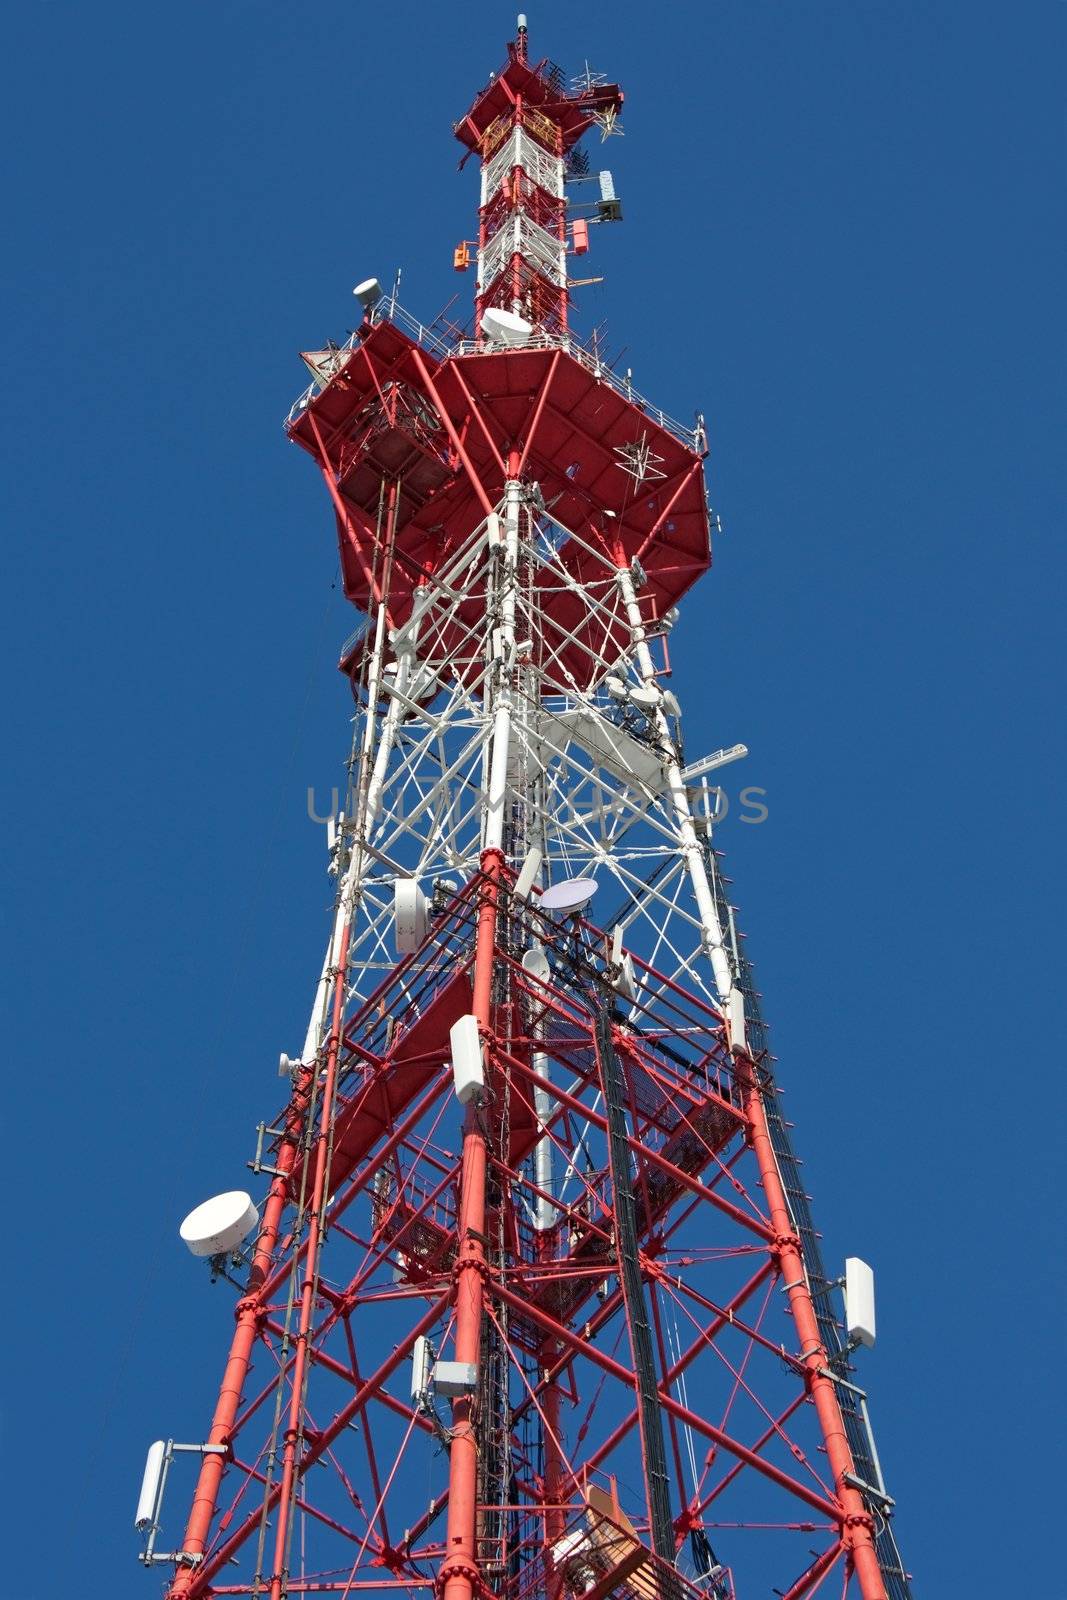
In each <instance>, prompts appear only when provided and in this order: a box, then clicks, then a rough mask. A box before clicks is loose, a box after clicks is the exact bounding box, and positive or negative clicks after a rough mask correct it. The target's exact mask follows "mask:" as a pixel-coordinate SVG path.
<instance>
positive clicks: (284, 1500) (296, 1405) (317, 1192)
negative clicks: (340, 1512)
mask: <svg viewBox="0 0 1067 1600" xmlns="http://www.w3.org/2000/svg"><path fill="white" fill-rule="evenodd" d="M351 926H352V924H351V919H350V918H349V919H347V920H346V921H345V925H344V931H343V933H342V935H341V945H340V949H339V951H338V955H337V971H336V973H335V974H334V985H333V1014H332V1018H331V1022H330V1038H329V1043H328V1046H327V1054H326V1073H325V1078H324V1082H323V1086H322V1111H321V1114H320V1117H319V1136H318V1141H317V1145H316V1149H315V1176H314V1180H313V1187H312V1192H311V1209H310V1212H309V1215H308V1241H309V1242H308V1249H307V1254H306V1256H305V1257H304V1277H303V1282H302V1284H301V1286H300V1331H299V1332H298V1334H297V1338H296V1357H295V1360H294V1362H293V1374H292V1379H291V1382H292V1393H291V1397H290V1401H289V1416H288V1419H287V1425H286V1429H285V1446H284V1450H283V1453H282V1477H281V1492H280V1494H279V1497H278V1523H277V1528H276V1531H275V1539H274V1571H273V1574H272V1577H271V1584H270V1600H282V1594H283V1586H282V1576H283V1573H284V1571H285V1566H286V1561H287V1546H288V1537H289V1518H290V1513H291V1511H292V1504H293V1488H294V1485H295V1482H296V1453H297V1449H298V1448H299V1444H300V1439H301V1436H302V1426H301V1424H302V1419H303V1411H304V1384H305V1381H306V1375H307V1369H308V1360H309V1356H310V1342H311V1318H312V1313H313V1311H314V1309H315V1280H316V1276H317V1273H318V1261H319V1249H320V1246H321V1244H322V1239H323V1234H324V1232H325V1220H326V1219H325V1205H326V1181H327V1178H328V1177H329V1173H328V1171H327V1167H328V1160H329V1145H330V1127H331V1124H332V1120H333V1093H334V1086H335V1084H336V1082H337V1061H338V1056H339V1054H340V1049H341V1027H342V1023H343V1020H344V1009H345V970H346V967H347V965H348V940H349V935H350V932H351ZM286 1587H287V1586H286Z"/></svg>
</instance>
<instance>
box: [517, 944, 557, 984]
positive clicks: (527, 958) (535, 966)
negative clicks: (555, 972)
mask: <svg viewBox="0 0 1067 1600" xmlns="http://www.w3.org/2000/svg"><path fill="white" fill-rule="evenodd" d="M522 970H523V972H528V973H529V975H530V977H531V978H533V979H534V981H535V982H537V983H549V982H550V981H551V978H552V968H551V967H550V966H549V964H548V957H547V956H546V955H545V952H544V951H543V950H542V949H541V946H540V945H539V944H535V945H532V946H531V947H530V949H529V950H527V951H526V953H525V955H524V956H523V958H522Z"/></svg>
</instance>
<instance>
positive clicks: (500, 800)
mask: <svg viewBox="0 0 1067 1600" xmlns="http://www.w3.org/2000/svg"><path fill="white" fill-rule="evenodd" d="M521 514H522V485H521V484H520V483H519V481H518V479H516V478H509V479H508V481H507V483H506V484H505V486H504V542H503V545H498V546H497V547H496V552H495V557H496V560H497V561H498V562H499V563H502V572H501V581H500V585H499V588H498V590H497V593H498V595H499V597H500V623H499V626H498V627H496V628H493V629H492V630H491V632H490V633H489V635H488V638H487V646H488V651H489V658H488V660H487V662H486V678H487V681H488V682H490V683H491V684H492V685H493V746H492V757H491V759H490V763H489V799H488V805H487V807H486V814H485V828H484V830H483V833H482V845H483V848H484V849H486V850H499V849H501V848H502V847H503V843H504V822H505V817H506V812H507V803H508V754H509V750H510V747H511V718H512V709H513V708H512V694H511V683H512V678H513V674H514V671H515V603H516V597H517V590H518V581H519V519H520V516H521Z"/></svg>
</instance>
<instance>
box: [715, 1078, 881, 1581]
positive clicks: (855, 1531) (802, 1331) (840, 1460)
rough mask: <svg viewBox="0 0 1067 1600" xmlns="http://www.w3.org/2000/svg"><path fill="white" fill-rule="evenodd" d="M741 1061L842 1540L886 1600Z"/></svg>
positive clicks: (759, 1104)
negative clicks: (839, 1510) (839, 1516)
mask: <svg viewBox="0 0 1067 1600" xmlns="http://www.w3.org/2000/svg"><path fill="white" fill-rule="evenodd" d="M738 1065H739V1067H740V1068H741V1069H742V1070H744V1069H745V1068H747V1074H746V1076H747V1083H746V1086H745V1110H746V1111H747V1113H748V1116H749V1119H750V1127H751V1138H752V1149H753V1153H754V1155H755V1157H756V1162H757V1165H758V1167H759V1173H760V1181H761V1183H762V1185H763V1192H764V1195H765V1196H766V1199H767V1206H768V1210H769V1212H770V1218H771V1224H772V1226H773V1228H774V1230H775V1234H776V1240H775V1245H776V1248H777V1254H778V1263H779V1266H780V1267H781V1271H782V1276H783V1279H784V1282H785V1290H786V1293H787V1295H788V1297H789V1309H790V1311H791V1312H792V1314H793V1321H794V1323H795V1324H796V1329H797V1335H798V1337H799V1339H800V1349H801V1360H802V1362H803V1363H804V1366H805V1367H806V1368H807V1372H808V1380H807V1381H808V1388H809V1392H810V1394H811V1398H812V1402H813V1404H814V1406H815V1411H816V1414H817V1416H818V1419H819V1426H820V1428H821V1429H822V1436H823V1442H824V1444H825V1445H826V1455H827V1459H828V1461H829V1463H830V1469H831V1471H832V1472H833V1475H834V1488H835V1490H836V1493H837V1498H838V1500H839V1501H840V1504H841V1507H842V1510H843V1513H844V1515H843V1518H842V1525H841V1543H842V1544H843V1546H844V1547H845V1550H846V1552H847V1554H848V1557H849V1559H850V1561H851V1562H852V1565H853V1567H854V1569H855V1572H856V1578H857V1580H858V1582H859V1586H860V1594H861V1595H862V1596H863V1600H886V1592H885V1583H884V1582H883V1580H882V1573H881V1568H880V1566H879V1564H878V1556H877V1553H876V1551H875V1548H874V1529H873V1526H872V1523H871V1517H870V1514H869V1512H868V1511H867V1508H866V1506H865V1505H864V1503H863V1497H862V1495H861V1494H860V1492H859V1490H858V1489H854V1488H853V1487H852V1485H851V1484H849V1483H847V1482H846V1481H845V1474H846V1473H850V1472H853V1471H854V1466H853V1461H852V1452H851V1450H850V1449H849V1446H848V1439H847V1437H846V1435H845V1424H844V1421H843V1419H842V1416H841V1408H840V1406H839V1405H838V1403H837V1394H836V1393H835V1390H834V1385H833V1380H832V1379H831V1378H828V1377H826V1376H825V1375H824V1374H825V1369H826V1365H827V1359H828V1358H827V1353H826V1351H825V1349H824V1348H823V1344H822V1340H821V1338H820V1335H819V1324H818V1319H817V1318H816V1315H815V1307H814V1306H813V1305H812V1301H811V1290H810V1289H809V1287H808V1279H807V1274H806V1273H805V1271H804V1260H803V1257H802V1256H801V1253H800V1241H799V1240H798V1238H797V1235H796V1230H795V1228H794V1226H793V1219H792V1216H791V1215H790V1211H789V1204H788V1202H787V1200H786V1197H785V1189H784V1188H783V1186H782V1179H781V1175H780V1173H779V1171H778V1163H777V1161H776V1160H775V1156H774V1149H773V1146H772V1144H771V1135H770V1130H769V1128H768V1126H767V1113H766V1110H765V1108H764V1104H763V1094H762V1092H761V1090H760V1086H759V1084H758V1082H757V1080H756V1074H755V1071H754V1070H753V1067H752V1065H751V1063H750V1062H748V1061H745V1060H743V1059H741V1060H739V1062H738Z"/></svg>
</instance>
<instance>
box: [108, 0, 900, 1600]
mask: <svg viewBox="0 0 1067 1600" xmlns="http://www.w3.org/2000/svg"><path fill="white" fill-rule="evenodd" d="M622 104H623V96H622V91H621V90H620V89H619V88H618V87H617V86H616V85H614V84H610V83H606V82H604V81H602V80H601V78H600V77H599V76H598V75H597V74H595V73H593V72H590V71H589V69H588V67H586V68H585V70H584V72H583V73H582V75H581V76H580V78H578V79H577V80H574V81H573V82H572V83H571V84H570V86H568V83H567V80H566V79H565V78H564V76H563V73H562V71H561V69H560V68H558V67H556V66H554V65H553V64H552V63H551V62H549V61H539V62H537V63H532V62H531V60H530V57H529V49H528V36H527V28H526V22H525V18H522V17H520V19H519V28H518V34H517V37H516V38H515V40H514V41H513V42H512V43H511V44H510V45H509V46H508V52H507V59H506V61H505V63H504V65H503V67H502V68H501V70H500V71H499V72H498V73H497V74H496V75H495V76H494V77H493V78H492V79H491V80H490V81H489V83H488V85H487V86H486V87H485V88H484V89H483V90H482V91H481V92H480V93H479V95H478V96H477V98H476V99H475V101H474V103H473V104H472V105H471V106H470V108H469V109H468V110H467V111H466V112H465V113H464V115H463V116H462V118H461V119H460V120H459V121H458V122H457V123H456V125H455V129H454V131H455V134H456V137H457V138H458V139H459V141H460V142H461V143H462V144H463V145H464V146H465V148H466V149H467V151H468V152H470V153H472V154H475V155H476V156H477V157H478V160H479V163H480V169H481V178H480V184H481V194H480V207H479V219H478V230H477V285H476V292H475V331H474V335H473V337H472V338H461V339H458V340H456V339H455V338H454V337H453V336H450V337H449V339H448V340H447V341H446V339H444V338H442V337H441V336H440V334H439V333H438V332H436V331H434V329H431V328H427V327H424V326H423V325H422V324H421V323H419V322H418V321H417V320H416V319H415V318H414V317H412V316H411V315H410V314H409V313H408V312H407V311H405V310H404V309H403V307H402V306H401V305H400V304H399V302H398V299H397V292H396V286H395V285H394V288H393V291H392V293H390V294H386V293H384V292H383V290H382V287H381V285H380V283H379V282H378V280H377V279H374V278H368V279H367V280H365V281H364V282H362V283H360V284H359V285H358V287H357V289H356V291H355V292H356V295H357V297H358V299H359V302H360V305H361V308H362V321H361V324H360V327H359V328H358V330H357V331H356V333H355V334H353V336H352V337H351V338H350V339H349V341H348V343H347V344H345V345H343V346H338V345H335V344H328V345H327V346H326V347H325V348H324V349H320V350H315V351H308V352H306V353H305V354H304V361H305V363H306V365H307V367H308V369H309V372H310V374H311V378H312V381H311V383H310V385H309V387H308V388H307V390H306V391H305V392H304V394H303V395H301V397H300V398H299V400H297V401H296V403H295V404H294V405H293V408H292V410H291V411H290V413H289V416H288V419H287V422H286V427H287V430H288V434H289V437H290V438H291V439H292V440H293V442H294V443H296V444H297V445H298V446H299V447H300V448H301V449H302V450H304V451H305V452H306V453H307V454H308V455H309V456H310V457H311V459H312V461H313V462H314V463H315V465H316V467H317V468H318V469H319V471H320V473H321V475H322V479H323V483H324V486H325V490H326V493H327V495H328V497H329V501H330V504H331V507H332V510H333V514H334V517H335V520H336V526H337V535H338V540H339V546H340V553H341V567H342V573H343V579H344V588H345V593H346V595H347V597H348V599H349V600H350V601H351V602H352V604H353V605H354V606H355V608H356V610H357V612H358V614H359V622H358V625H357V627H356V629H355V631H354V632H353V634H352V636H351V637H350V639H349V640H348V641H347V643H346V644H345V646H344V649H343V652H342V659H341V668H342V670H343V672H344V673H345V675H346V676H347V677H348V679H349V681H350V684H351V688H352V692H353V695H354V697H355V700H356V706H357V713H358V714H357V719H356V730H357V731H356V746H355V751H354V757H353V761H352V763H351V769H350V770H351V781H350V785H349V789H348V794H347V797H346V802H345V805H344V809H343V811H342V812H341V814H340V815H339V816H337V817H335V818H333V819H332V821H331V824H330V829H329V858H328V864H329V870H330V872H331V873H332V874H333V877H334V880H335V883H336V895H335V903H334V909H333V914H332V919H331V924H330V927H329V929H328V930H327V936H326V949H325V954H324V956H323V958H322V962H321V966H316V967H315V969H314V971H313V972H312V973H311V974H310V978H309V986H308V987H309V991H310V993H311V997H312V1004H311V1011H310V1016H309V1018H308V1019H307V1023H306V1033H305V1031H304V1027H305V1025H304V1022H303V1020H302V1021H301V1034H303V1036H304V1044H303V1048H302V1049H301V1051H300V1053H299V1055H298V1056H297V1055H293V1056H290V1055H289V1054H283V1055H282V1057H281V1062H280V1069H281V1072H282V1075H283V1076H284V1077H285V1079H286V1080H287V1083H286V1092H285V1094H284V1097H283V1099H284V1103H283V1104H282V1105H281V1106H280V1108H278V1109H277V1110H276V1112H275V1114H274V1115H273V1116H272V1118H271V1119H270V1121H268V1122H266V1123H262V1124H260V1127H259V1130H258V1143H257V1146H256V1152H255V1157H254V1159H253V1160H252V1161H251V1162H250V1165H251V1167H252V1169H253V1173H254V1175H255V1182H254V1184H253V1185H252V1188H253V1189H254V1191H255V1193H254V1196H253V1195H248V1194H245V1193H243V1192H237V1193H230V1194H227V1195H223V1196H218V1197H216V1198H215V1200H213V1201H210V1202H207V1203H205V1204H204V1205H203V1206H200V1207H198V1208H197V1209H196V1211H195V1212H193V1213H191V1214H190V1216H189V1217H188V1218H187V1219H186V1221H185V1223H184V1224H183V1230H182V1231H183V1237H184V1238H185V1240H186V1242H187V1243H188V1245H189V1248H190V1249H191V1250H192V1251H193V1252H194V1254H196V1255H198V1256H201V1257H206V1258H208V1259H209V1260H210V1263H211V1267H212V1272H213V1275H214V1276H215V1277H217V1278H222V1279H223V1280H224V1281H225V1282H229V1283H235V1284H236V1286H237V1300H236V1307H235V1313H236V1324H235V1327H234V1330H233V1333H232V1338H231V1339H230V1341H229V1349H228V1352H227V1354H226V1355H225V1359H224V1362H223V1374H222V1380H221V1383H220V1386H219V1390H218V1394H217V1398H216V1400H215V1405H214V1412H213V1416H212V1419H211V1422H210V1425H209V1427H208V1428H207V1430H206V1436H205V1438H204V1440H203V1441H202V1442H201V1443H194V1444H186V1445H177V1444H175V1443H174V1441H173V1440H168V1441H164V1440H159V1441H156V1443H155V1444H154V1445H153V1446H152V1447H151V1449H150V1451H149V1456H148V1462H147V1465H146V1468H145V1473H144V1480H143V1484H142V1489H141V1497H140V1500H139V1502H138V1509H137V1525H138V1527H139V1528H140V1529H141V1530H142V1532H143V1534H144V1537H145V1545H144V1551H143V1555H142V1559H143V1560H144V1561H145V1562H146V1564H149V1565H155V1564H161V1565H165V1566H166V1567H167V1568H168V1589H167V1594H168V1596H169V1600H206V1597H207V1596H221V1595H249V1596H262V1597H269V1600H285V1597H295V1596H298V1595H300V1596H302V1595H328V1594H334V1595H337V1596H342V1597H353V1596H359V1595H360V1594H361V1593H362V1592H370V1593H373V1594H375V1595H381V1594H383V1593H386V1592H389V1591H398V1592H401V1593H404V1594H407V1595H411V1596H415V1595H426V1596H428V1595H429V1594H430V1593H431V1592H432V1593H434V1594H437V1595H440V1596H443V1597H444V1600H476V1597H477V1600H484V1597H486V1596H490V1595H492V1596H499V1597H500V1600H606V1597H608V1596H627V1597H630V1600H698V1597H699V1596H701V1595H703V1596H706V1597H709V1600H732V1597H734V1596H738V1597H747V1596H754V1595H757V1594H758V1595H764V1594H766V1593H768V1592H769V1591H772V1590H773V1592H775V1593H778V1594H780V1595H782V1596H784V1597H785V1600H801V1597H802V1596H805V1595H811V1594H814V1593H815V1592H816V1591H817V1590H818V1589H819V1588H820V1587H821V1586H822V1585H823V1583H824V1581H825V1580H827V1579H828V1577H830V1575H831V1574H833V1575H834V1576H833V1577H832V1579H831V1582H832V1583H833V1584H834V1585H835V1587H834V1588H833V1592H834V1593H835V1594H836V1593H839V1592H842V1593H843V1592H845V1591H848V1592H850V1593H852V1594H854V1595H856V1596H859V1597H861V1600H909V1595H910V1590H909V1586H908V1580H907V1577H906V1575H905V1573H904V1570H903V1567H902V1565H901V1561H900V1557H899V1554H898V1552H897V1547H896V1544H895V1541H894V1537H893V1532H892V1524H891V1520H890V1519H891V1513H892V1510H893V1502H892V1500H891V1499H890V1497H889V1495H888V1494H887V1492H886V1488H885V1484H884V1482H883V1479H882V1475H881V1469H880V1466H879V1462H878V1457H877V1454H876V1452H875V1449H874V1442H873V1438H872V1436H871V1433H870V1428H869V1424H868V1417H867V1410H866V1403H865V1396H864V1393H863V1390H862V1388H861V1386H860V1384H859V1382H858V1374H857V1372H856V1371H855V1370H854V1367H853V1359H852V1358H853V1354H854V1352H855V1350H856V1348H857V1347H858V1346H859V1345H861V1344H862V1345H870V1344H871V1343H873V1339H874V1305H873V1280H872V1278H871V1275H870V1270H869V1268H867V1267H866V1266H865V1264H864V1263H863V1262H862V1261H860V1260H858V1259H857V1258H852V1259H850V1261H849V1263H848V1268H847V1279H848V1286H849V1304H848V1306H847V1308H846V1311H845V1313H844V1314H843V1315H839V1314H838V1306H837V1291H836V1287H835V1285H836V1282H837V1279H836V1276H835V1278H834V1279H832V1280H831V1279H829V1278H828V1277H827V1275H826V1272H825V1270H824V1267H823V1264H822V1261H821V1258H820V1253H819V1244H818V1239H817V1235H816V1232H815V1228H814V1225H813V1222H812V1217H811V1211H810V1205H809V1200H808V1197H807V1195H806V1194H805V1192H804V1188H803V1184H802V1182H801V1179H800V1177H799V1168H798V1163H797V1158H796V1156H795V1155H794V1152H793V1149H792V1146H791V1144H790V1138H789V1134H788V1132H787V1125H786V1123H785V1121H784V1119H783V1117H782V1113H781V1108H780V1103H779V1092H778V1089H777V1086H776V1083H775V1076H774V1066H773V1058H772V1056H771V1055H770V1053H769V1050H768V1047H767V1040H766V1036H765V1032H764V1028H763V1023H762V1020H761V1017H760V1013H759V1004H758V997H757V993H756V990H755V987H754V984H753V980H752V974H751V972H750V970H749V966H748V963H747V960H746V957H745V953H744V946H743V944H742V942H741V939H740V937H739V934H738V929H737V916H736V911H735V908H734V907H733V905H732V904H731V903H730V893H729V888H728V884H727V880H726V879H725V878H724V877H723V874H722V866H721V860H720V857H719V856H718V854H717V852H716V850H715V848H714V843H713V824H714V814H713V810H712V808H711V806H710V804H709V795H710V794H711V791H709V789H708V787H707V774H708V773H709V772H710V771H712V770H713V769H714V768H715V767H716V766H719V765H721V764H723V763H724V762H726V761H732V760H735V759H739V758H740V757H742V756H743V755H744V754H745V751H744V747H743V746H740V745H736V744H735V745H729V744H728V743H727V741H728V740H730V739H733V738H735V737H736V733H737V731H738V730H737V729H736V728H733V727H727V726H723V727H722V728H721V729H717V730H716V732H717V733H718V734H721V737H722V741H723V743H724V748H723V749H722V750H719V751H717V752H716V753H714V754H712V755H709V756H707V757H705V758H703V759H698V760H690V762H689V764H688V765H685V764H684V762H683V756H682V745H681V732H680V729H681V718H682V707H681V704H680V698H679V694H678V690H679V689H680V688H682V687H684V686H675V688H674V689H673V690H672V688H671V687H669V683H670V677H671V674H670V661H669V653H668V637H669V634H670V631H671V629H672V628H673V626H674V625H675V623H676V621H677V618H678V610H677V607H678V604H679V602H680V601H681V600H682V598H683V597H684V596H685V595H686V594H687V592H688V591H689V589H690V588H691V587H692V586H693V584H694V583H696V582H697V580H698V579H699V578H700V577H701V576H702V575H703V574H704V573H705V572H706V571H707V569H708V567H709V566H710V563H711V550H710V526H709V522H710V519H709V512H708V507H707V501H706V496H705V485H704V458H705V456H706V443H705V435H704V428H703V423H702V421H701V420H700V419H699V418H698V421H697V425H696V427H695V428H689V427H687V426H685V425H683V424H681V423H678V422H675V421H673V420H672V419H671V418H670V417H669V416H667V415H666V414H665V413H664V412H663V411H661V410H660V409H659V408H658V407H657V406H654V405H652V404H651V403H650V402H648V401H646V400H645V399H643V398H642V397H641V395H640V394H638V392H637V391H636V390H635V388H634V387H633V383H632V379H631V377H630V374H629V372H627V374H626V376H625V377H624V378H619V377H617V376H616V375H615V374H614V373H613V372H612V371H611V370H610V369H609V368H608V367H607V366H605V365H604V364H603V362H602V360H601V357H600V355H599V344H600V341H599V338H597V339H595V340H594V341H593V342H592V344H591V345H587V344H585V343H583V342H582V340H581V339H580V338H579V337H578V336H577V334H576V333H575V332H574V331H573V329H572V326H571V321H572V318H571V310H572V307H571V295H570V288H571V287H573V283H572V282H571V281H570V280H569V279H568V258H569V256H570V255H571V254H584V253H585V251H586V250H587V249H588V245H589V225H590V223H596V222H600V221H616V220H618V219H619V218H620V217H621V207H620V205H619V201H618V199H617V197H616V195H615V191H614V184H613V181H612V180H611V177H610V174H607V173H600V174H589V172H588V167H587V164H586V163H584V162H583V161H581V160H580V159H579V155H580V152H579V149H578V147H579V143H580V141H581V139H582V138H583V136H584V135H585V134H586V133H588V132H589V131H590V130H592V129H597V130H599V132H600V133H601V134H602V135H604V136H606V135H607V134H608V133H612V132H615V133H617V132H619V131H620V129H619V115H620V113H621V110H622ZM569 179H574V180H581V181H583V182H584V181H591V182H596V183H598V184H599V198H596V199H594V200H593V201H591V202H588V201H586V202H582V201H581V200H579V199H573V200H572V199H571V198H570V197H569V196H568V191H567V186H568V181H569ZM582 192H583V191H582V190H581V189H580V188H577V187H576V189H575V191H574V193H575V194H576V195H577V194H580V193H582ZM466 248H467V247H466V246H461V247H460V249H459V250H457V261H456V264H457V266H459V265H464V264H465V262H464V261H463V260H462V259H461V257H462V255H463V252H464V251H466ZM315 972H317V973H318V978H317V981H315V977H314V973H315ZM216 1292H228V1291H227V1290H225V1289H224V1288H223V1289H217V1290H216ZM183 1497H184V1499H185V1509H184V1510H183V1505H182V1501H183ZM826 1592H827V1593H829V1592H830V1591H829V1590H827V1591H826Z"/></svg>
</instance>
